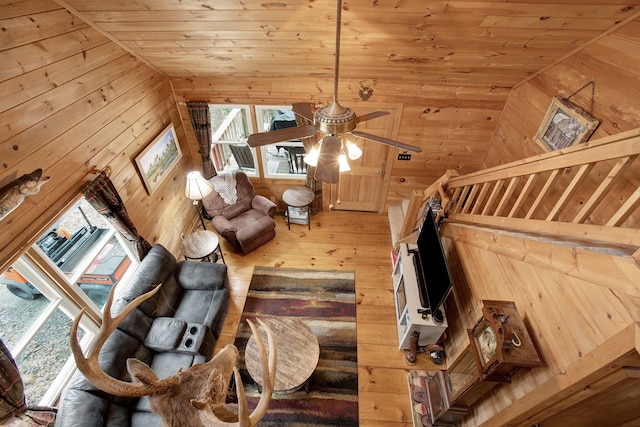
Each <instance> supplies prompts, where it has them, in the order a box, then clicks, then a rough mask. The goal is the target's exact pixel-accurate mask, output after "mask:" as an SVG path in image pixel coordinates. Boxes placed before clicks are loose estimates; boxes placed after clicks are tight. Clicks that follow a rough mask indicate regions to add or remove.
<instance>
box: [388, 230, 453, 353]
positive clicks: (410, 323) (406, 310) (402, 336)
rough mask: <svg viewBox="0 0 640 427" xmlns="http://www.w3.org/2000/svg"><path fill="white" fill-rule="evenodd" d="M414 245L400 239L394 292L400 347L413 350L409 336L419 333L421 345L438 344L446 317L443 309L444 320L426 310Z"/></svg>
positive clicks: (395, 265) (394, 267)
mask: <svg viewBox="0 0 640 427" xmlns="http://www.w3.org/2000/svg"><path fill="white" fill-rule="evenodd" d="M415 248H416V246H415V245H411V244H408V243H401V244H400V249H399V251H398V254H397V257H396V259H395V260H394V266H393V273H392V279H393V293H394V299H395V306H396V321H397V325H398V343H399V344H398V348H399V349H400V350H410V340H411V337H412V336H413V335H414V334H415V333H418V334H419V339H418V346H426V345H427V344H436V343H437V342H438V340H439V339H440V337H441V336H442V334H443V333H444V331H445V329H447V318H446V315H445V313H443V320H442V322H436V321H435V320H434V319H433V316H432V315H431V314H426V313H423V312H424V307H422V306H421V305H420V296H419V295H418V278H417V277H416V271H415V268H414V265H413V256H414V255H413V254H412V253H411V252H410V250H413V249H415Z"/></svg>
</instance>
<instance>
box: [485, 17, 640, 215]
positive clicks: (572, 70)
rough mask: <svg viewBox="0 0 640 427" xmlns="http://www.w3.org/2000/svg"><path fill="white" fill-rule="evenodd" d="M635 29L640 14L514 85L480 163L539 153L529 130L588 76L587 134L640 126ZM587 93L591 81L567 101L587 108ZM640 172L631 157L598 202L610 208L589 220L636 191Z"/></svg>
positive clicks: (580, 197)
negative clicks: (591, 128)
mask: <svg viewBox="0 0 640 427" xmlns="http://www.w3.org/2000/svg"><path fill="white" fill-rule="evenodd" d="M639 29H640V18H636V19H635V20H633V21H631V22H629V23H627V24H626V25H624V26H622V27H620V28H619V29H617V30H615V31H613V32H611V33H610V34H608V35H605V36H603V37H601V38H599V39H598V40H595V41H594V42H593V43H590V44H589V45H587V46H586V47H585V48H584V49H582V50H580V51H578V52H576V53H575V54H574V55H572V56H570V57H568V58H566V59H565V60H563V61H562V62H560V63H558V64H556V65H554V66H552V67H550V68H549V69H547V70H546V71H544V72H543V73H541V74H540V75H537V76H535V77H533V78H531V79H530V80H528V81H526V82H523V83H522V84H520V85H518V86H517V87H516V88H514V90H513V92H512V94H511V96H510V97H509V101H508V102H507V104H506V106H505V108H504V111H503V113H502V117H501V119H500V122H499V124H498V126H497V128H496V132H495V134H494V136H493V138H492V139H491V144H490V146H489V149H488V151H487V156H486V158H485V159H484V166H485V167H492V166H496V165H500V164H504V163H508V162H510V161H513V160H518V159H523V158H526V157H530V156H533V155H536V154H539V153H542V152H543V149H542V148H541V147H540V146H539V145H538V144H536V143H535V142H534V141H533V136H534V135H535V134H536V132H537V130H538V126H539V125H540V123H541V121H542V118H543V117H544V114H545V113H546V111H547V109H548V108H549V105H550V103H551V99H552V98H553V97H555V96H559V97H568V96H570V95H572V94H573V93H574V92H576V91H577V90H579V89H580V88H581V87H582V86H584V85H585V84H586V83H589V82H590V81H591V79H595V92H594V93H595V96H594V104H593V111H592V115H593V116H594V117H596V118H597V119H598V120H600V125H599V126H598V128H597V129H596V131H595V133H594V134H593V136H592V137H591V140H595V139H598V138H600V137H605V136H607V135H613V134H617V133H620V132H623V131H626V130H631V129H635V128H638V127H640V114H638V111H640V92H639V89H638V85H637V84H636V83H637V81H638V79H639V78H640V62H639V61H638V58H637V54H636V52H638V50H640V37H638V30H639ZM591 93H592V90H591V86H588V87H586V88H584V89H583V90H580V91H579V92H578V93H576V94H575V95H574V96H573V97H571V101H572V102H573V103H575V104H576V105H578V106H580V107H581V108H583V109H584V110H586V111H589V110H590V109H591ZM613 167H614V165H613V164H607V165H602V166H600V167H598V168H597V169H594V170H593V171H592V172H591V175H592V176H598V175H601V176H605V175H606V174H608V173H609V171H610V170H611V169H612V168H613ZM575 172H576V171H571V170H567V171H566V174H563V176H562V177H561V178H560V182H559V183H558V185H560V186H564V185H566V184H567V183H568V182H569V179H570V178H571V176H572V175H573V174H575ZM639 174H640V162H639V161H638V160H637V159H636V161H635V162H634V163H633V164H632V165H631V167H629V168H628V169H627V170H626V171H625V172H624V174H623V176H622V179H621V180H619V182H616V184H615V188H614V189H613V190H612V191H610V192H609V194H608V195H607V197H606V199H605V200H606V203H603V204H602V206H605V207H607V208H608V209H609V211H608V212H594V213H593V214H592V215H595V217H593V218H592V221H593V222H594V223H598V221H599V219H600V218H599V217H597V216H598V215H600V216H601V217H605V216H606V215H608V214H610V213H611V212H613V211H615V209H617V208H619V207H620V205H621V203H622V200H624V197H617V196H616V195H622V194H627V195H628V194H631V193H632V192H633V191H635V189H636V188H637V186H638V182H639V179H638V177H639ZM594 185H595V184H594ZM555 196H556V195H554V194H551V195H550V197H549V198H548V200H547V201H545V202H544V206H542V210H543V211H547V212H548V211H549V210H550V209H551V206H552V203H555V200H556V198H557V197H555ZM589 196H590V193H579V194H575V195H574V196H573V199H572V200H573V202H572V204H571V206H574V207H577V208H579V207H580V206H581V205H583V204H584V203H586V202H587V200H588V197H589ZM549 203H551V205H549ZM637 211H638V209H636V213H635V214H634V215H632V218H631V219H630V220H628V221H627V222H628V223H633V224H637V223H638V221H640V213H639V212H637ZM572 213H573V214H575V209H574V212H572V211H571V210H569V209H565V212H561V215H564V216H567V215H571V214H572Z"/></svg>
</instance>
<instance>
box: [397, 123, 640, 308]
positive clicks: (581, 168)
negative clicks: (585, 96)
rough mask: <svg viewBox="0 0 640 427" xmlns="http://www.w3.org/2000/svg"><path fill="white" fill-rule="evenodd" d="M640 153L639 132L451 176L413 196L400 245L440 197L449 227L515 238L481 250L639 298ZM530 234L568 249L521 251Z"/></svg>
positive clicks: (411, 239) (411, 237)
mask: <svg viewBox="0 0 640 427" xmlns="http://www.w3.org/2000/svg"><path fill="white" fill-rule="evenodd" d="M639 154H640V129H636V130H632V131H628V132H623V133H620V134H617V135H612V136H608V137H605V138H602V139H599V140H596V141H592V142H589V143H588V144H581V145H578V146H574V147H569V148H565V149H562V150H558V151H553V152H549V153H545V154H540V155H538V156H534V157H530V158H527V159H523V160H519V161H515V162H511V163H508V164H505V165H501V166H496V167H493V168H488V169H485V170H481V171H478V172H474V173H470V174H467V175H463V176H456V174H455V173H453V172H448V173H447V174H445V175H444V176H442V177H441V178H440V179H439V180H438V181H436V182H435V183H434V184H432V185H431V186H430V187H429V188H428V189H427V190H425V191H423V192H414V194H413V195H412V198H411V199H410V203H409V208H408V209H407V212H406V214H405V218H404V223H403V227H402V231H401V237H400V239H399V241H403V242H415V238H416V233H415V231H416V230H417V229H418V228H419V225H420V222H421V221H422V217H423V215H424V211H425V208H426V205H427V204H428V203H429V201H430V199H431V198H432V197H440V199H441V205H442V212H441V215H444V216H445V217H446V220H445V221H446V222H447V223H451V224H460V225H463V226H479V227H482V228H483V229H484V230H494V231H493V232H494V233H495V236H496V239H498V237H497V236H498V235H500V236H502V237H501V238H500V239H502V243H504V242H506V241H507V240H509V239H511V240H513V242H512V243H513V245H512V246H511V247H509V248H508V249H504V248H503V247H501V246H500V245H496V244H492V242H475V244H478V245H482V247H485V248H486V249H488V250H496V251H502V252H504V254H506V255H508V256H515V257H519V259H520V258H522V259H524V258H527V259H528V260H529V262H533V263H536V262H537V263H542V264H544V265H547V266H549V265H554V266H556V267H557V268H558V269H559V270H561V271H562V272H563V273H565V274H568V275H572V276H576V277H581V278H584V277H589V278H590V279H591V280H593V281H594V282H597V283H598V284H599V285H602V286H606V287H608V288H610V289H615V290H619V291H622V292H625V293H627V294H629V295H633V296H640V269H639V267H638V266H640V214H639V213H638V212H636V211H637V210H638V207H639V206H640V184H639V183H640V158H638V156H639ZM505 232H506V233H510V237H506V235H505V234H504V233H505ZM451 233H452V232H449V237H451V236H452V234H451ZM499 233H502V234H499ZM524 234H526V235H527V236H528V237H529V238H530V239H536V240H538V241H545V242H547V243H551V244H552V243H553V242H556V244H561V245H563V246H564V247H566V248H567V250H559V249H557V250H556V251H555V259H549V254H546V255H545V254H542V253H538V252H535V251H531V252H527V251H523V247H524V244H523V243H520V246H518V244H517V242H516V240H518V241H520V240H519V239H517V236H522V235H524ZM454 238H455V237H454ZM511 240H509V241H511ZM494 246H495V247H494ZM585 249H586V252H585ZM502 252H501V253H502ZM587 252H588V253H587ZM597 253H599V254H600V256H595V255H594V254H597ZM605 253H606V254H607V256H608V258H607V256H604V255H602V254H605ZM560 254H562V255H560ZM523 257H524V258H523ZM605 259H606V260H607V261H603V260H605ZM603 263H604V264H606V265H603Z"/></svg>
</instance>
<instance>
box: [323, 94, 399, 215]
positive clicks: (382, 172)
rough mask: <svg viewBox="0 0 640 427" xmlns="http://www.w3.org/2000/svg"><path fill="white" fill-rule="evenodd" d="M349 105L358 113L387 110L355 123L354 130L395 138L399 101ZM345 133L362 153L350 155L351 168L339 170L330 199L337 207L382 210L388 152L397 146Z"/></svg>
mask: <svg viewBox="0 0 640 427" xmlns="http://www.w3.org/2000/svg"><path fill="white" fill-rule="evenodd" d="M348 106H349V107H350V108H353V109H354V110H355V112H356V114H357V115H359V116H361V115H364V114H367V113H371V112H374V111H388V112H389V114H388V115H386V116H383V117H379V118H377V119H373V120H368V121H366V122H363V123H360V124H358V127H357V130H359V131H362V132H367V133H370V134H373V135H380V136H384V137H386V138H391V139H397V135H398V128H399V124H400V118H401V117H402V104H371V103H365V102H363V103H356V104H355V105H354V104H350V105H348ZM348 137H349V139H351V140H352V141H353V142H355V143H357V144H358V146H359V147H360V148H361V149H362V157H360V158H359V159H358V160H350V159H349V166H351V170H350V171H349V172H342V173H341V174H340V182H339V183H338V184H333V185H331V200H330V203H331V204H332V205H333V209H337V210H352V211H367V212H381V211H382V209H383V207H384V197H385V195H386V192H387V188H388V185H389V179H388V174H387V170H388V164H387V163H388V161H389V159H390V158H389V155H390V153H391V155H394V154H395V152H396V149H395V148H393V147H389V146H387V145H385V144H380V143H378V142H374V141H370V140H366V139H363V138H357V137H355V136H353V135H348Z"/></svg>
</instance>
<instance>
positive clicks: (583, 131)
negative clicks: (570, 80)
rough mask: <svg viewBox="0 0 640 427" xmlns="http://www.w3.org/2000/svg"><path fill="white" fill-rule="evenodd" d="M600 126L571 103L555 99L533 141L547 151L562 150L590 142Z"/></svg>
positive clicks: (597, 121) (598, 122) (595, 120)
mask: <svg viewBox="0 0 640 427" xmlns="http://www.w3.org/2000/svg"><path fill="white" fill-rule="evenodd" d="M599 124H600V121H599V120H597V119H595V118H593V117H591V115H590V114H589V113H587V112H585V111H583V110H582V109H581V108H580V107H578V106H576V105H574V104H573V103H571V101H569V100H567V99H562V98H558V97H555V98H553V100H552V101H551V105H550V106H549V109H548V110H547V113H546V114H545V116H544V119H542V123H541V124H540V127H539V128H538V133H536V136H535V137H534V138H533V139H534V141H536V142H537V143H538V144H540V145H541V146H542V148H544V149H545V150H547V151H549V150H551V151H555V150H560V149H562V148H566V147H570V146H572V145H574V144H580V143H581V142H584V141H586V140H588V139H589V138H590V137H591V135H592V134H593V132H594V131H595V130H596V128H597V127H598V125H599Z"/></svg>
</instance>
